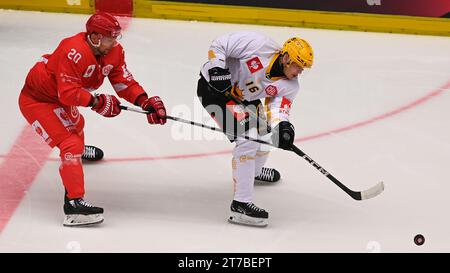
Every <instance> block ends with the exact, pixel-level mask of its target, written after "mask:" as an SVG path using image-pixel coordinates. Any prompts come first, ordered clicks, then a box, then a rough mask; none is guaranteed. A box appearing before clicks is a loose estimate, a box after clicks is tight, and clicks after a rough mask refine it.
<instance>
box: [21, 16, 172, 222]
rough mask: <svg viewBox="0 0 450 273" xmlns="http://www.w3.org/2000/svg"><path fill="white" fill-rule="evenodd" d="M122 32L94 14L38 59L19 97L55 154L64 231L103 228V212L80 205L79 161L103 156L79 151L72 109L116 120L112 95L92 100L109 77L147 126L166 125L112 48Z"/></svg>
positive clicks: (78, 121)
mask: <svg viewBox="0 0 450 273" xmlns="http://www.w3.org/2000/svg"><path fill="white" fill-rule="evenodd" d="M120 37H121V26H120V24H119V22H118V21H117V20H116V18H115V17H114V16H112V15H111V14H109V13H106V12H97V13H95V14H93V15H92V16H91V17H90V18H89V19H88V21H87V23H86V32H81V33H78V34H76V35H75V36H72V37H69V38H66V39H64V40H62V41H61V43H60V44H59V45H58V47H57V48H56V50H55V51H54V52H53V53H52V54H46V55H43V56H42V58H41V59H40V60H39V62H37V63H36V64H35V65H34V66H33V68H31V70H30V71H29V73H28V76H27V77H26V80H25V84H24V87H23V89H22V91H21V93H20V96H19V107H20V110H21V112H22V114H23V116H24V117H25V119H26V120H27V121H28V122H29V123H30V124H31V126H32V127H33V128H34V130H35V131H36V132H37V133H38V134H39V135H40V136H41V137H42V138H43V139H44V141H45V142H46V143H47V144H48V145H49V146H50V147H52V148H53V147H58V148H59V150H60V157H61V165H60V168H59V172H60V176H61V179H62V182H63V185H64V188H65V195H64V213H65V218H64V223H63V224H64V226H83V225H92V224H99V223H102V222H103V209H102V208H99V207H95V206H93V205H90V204H89V203H87V202H86V201H85V200H84V195H85V190H84V173H83V167H82V159H86V160H94V161H95V160H99V159H101V158H102V157H103V152H102V151H101V150H100V149H99V148H97V147H94V146H85V145H84V133H83V128H84V122H85V121H84V118H83V116H82V115H81V114H80V113H79V112H78V109H77V107H79V106H81V107H90V108H91V109H92V110H93V111H95V112H97V113H98V114H100V115H102V116H104V117H108V118H110V117H115V116H117V115H119V114H120V112H121V109H120V108H119V106H120V101H119V99H118V98H117V97H116V96H115V95H109V94H95V95H92V94H91V92H93V91H95V90H96V89H98V88H99V87H100V86H101V85H102V83H103V80H104V79H105V77H108V79H109V81H110V82H111V84H112V86H113V88H114V91H115V92H116V94H117V95H118V96H119V97H120V98H122V99H125V100H126V101H128V102H130V103H133V104H135V105H137V106H140V107H141V108H142V109H143V110H146V111H149V112H150V113H149V114H148V115H147V120H148V122H149V123H150V124H161V125H163V124H165V123H166V109H165V107H164V104H163V102H162V100H161V98H160V97H158V96H152V97H149V96H148V95H147V93H146V92H145V90H144V89H143V88H142V87H141V86H140V85H139V83H138V82H137V81H136V80H134V78H133V75H132V74H131V73H130V72H129V71H128V69H127V66H126V63H125V56H124V50H123V48H122V46H121V45H120V44H119V43H118V42H117V40H118V39H119V38H120Z"/></svg>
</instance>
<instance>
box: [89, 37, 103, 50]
mask: <svg viewBox="0 0 450 273" xmlns="http://www.w3.org/2000/svg"><path fill="white" fill-rule="evenodd" d="M87 40H88V42H89V43H90V44H91V46H93V47H100V45H101V44H102V39H99V40H98V44H94V43H93V42H92V40H91V35H87Z"/></svg>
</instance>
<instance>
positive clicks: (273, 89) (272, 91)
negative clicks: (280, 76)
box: [265, 85, 278, 97]
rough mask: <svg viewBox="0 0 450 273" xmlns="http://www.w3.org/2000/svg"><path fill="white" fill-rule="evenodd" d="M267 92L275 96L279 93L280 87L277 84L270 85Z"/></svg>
mask: <svg viewBox="0 0 450 273" xmlns="http://www.w3.org/2000/svg"><path fill="white" fill-rule="evenodd" d="M265 91H266V94H267V95H269V96H272V97H275V96H276V95H277V94H278V89H277V87H276V86H273V85H269V86H267V87H266V89H265Z"/></svg>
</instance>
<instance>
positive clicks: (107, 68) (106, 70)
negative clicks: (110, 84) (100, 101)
mask: <svg viewBox="0 0 450 273" xmlns="http://www.w3.org/2000/svg"><path fill="white" fill-rule="evenodd" d="M113 68H114V66H113V65H112V64H108V65H107V66H104V67H103V68H102V74H103V76H105V77H106V76H108V75H109V73H110V72H111V70H112V69H113Z"/></svg>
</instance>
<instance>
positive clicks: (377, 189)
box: [120, 97, 384, 200]
mask: <svg viewBox="0 0 450 273" xmlns="http://www.w3.org/2000/svg"><path fill="white" fill-rule="evenodd" d="M233 100H234V101H235V102H237V103H240V104H241V105H242V106H244V105H243V103H242V102H241V101H240V100H239V99H237V98H235V97H233ZM120 108H121V109H122V110H128V111H133V112H138V113H142V114H148V113H149V112H147V111H144V110H141V109H136V108H133V107H128V106H124V105H121V106H120ZM250 115H253V116H254V117H257V116H256V114H255V113H250ZM167 119H170V120H174V121H178V122H182V123H187V124H190V125H194V126H198V127H202V128H206V129H209V130H212V131H218V132H222V133H224V134H226V135H227V136H230V137H232V138H237V136H236V135H232V134H229V133H227V132H225V131H224V130H222V129H219V128H217V127H212V126H208V125H205V124H202V123H198V122H195V121H190V120H185V119H182V118H178V117H172V116H167ZM269 128H270V127H269ZM239 137H242V138H245V139H247V140H250V141H255V142H258V143H261V144H266V145H270V146H273V147H275V146H274V145H273V144H272V143H269V142H266V141H263V140H260V139H255V138H251V137H248V136H245V135H243V136H239ZM276 148H277V147H276ZM291 151H293V152H294V153H296V154H297V155H298V156H300V157H302V158H303V159H305V160H306V161H307V162H308V163H309V164H311V165H312V166H313V167H314V168H316V169H317V170H318V171H320V173H322V174H323V175H325V176H326V177H327V178H328V179H329V180H331V181H332V182H333V183H334V184H336V185H337V186H338V187H339V188H341V189H342V190H343V191H344V192H345V193H347V194H348V195H350V197H352V198H353V199H355V200H365V199H369V198H372V197H375V196H377V195H379V194H380V193H381V192H383V190H384V183H383V182H379V183H378V184H376V185H375V186H373V187H372V188H370V189H367V190H365V191H353V190H351V189H349V188H348V187H347V186H345V185H344V184H342V183H341V182H340V181H339V180H338V179H336V178H335V177H334V176H333V175H331V174H330V173H329V172H328V171H326V170H325V169H324V168H323V167H322V166H320V165H319V164H318V163H317V162H315V161H314V160H313V159H312V158H311V157H309V156H308V155H306V154H305V153H304V152H303V151H302V150H300V149H299V148H297V146H295V145H294V144H292V147H291Z"/></svg>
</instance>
